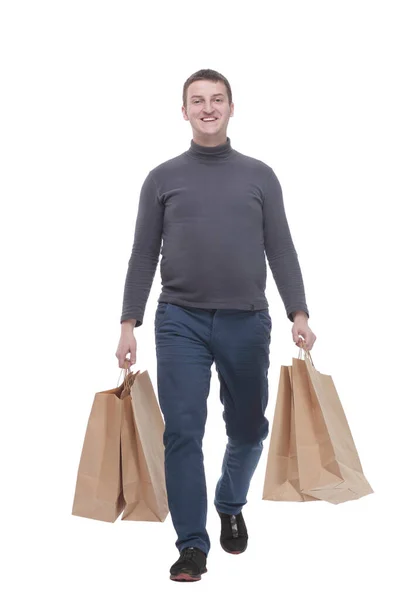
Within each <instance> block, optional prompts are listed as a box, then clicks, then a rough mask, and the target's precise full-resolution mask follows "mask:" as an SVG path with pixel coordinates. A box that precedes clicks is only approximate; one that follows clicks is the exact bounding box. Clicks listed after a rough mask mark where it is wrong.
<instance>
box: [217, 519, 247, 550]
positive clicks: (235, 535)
mask: <svg viewBox="0 0 400 600" xmlns="http://www.w3.org/2000/svg"><path fill="white" fill-rule="evenodd" d="M217 513H218V514H219V516H220V519H221V536H220V543H221V546H222V548H223V549H224V550H225V552H229V554H241V553H242V552H244V551H245V550H246V548H247V540H248V539H249V536H248V534H247V528H246V523H245V522H244V518H243V515H242V511H240V513H239V514H238V515H227V514H225V513H221V512H219V510H217Z"/></svg>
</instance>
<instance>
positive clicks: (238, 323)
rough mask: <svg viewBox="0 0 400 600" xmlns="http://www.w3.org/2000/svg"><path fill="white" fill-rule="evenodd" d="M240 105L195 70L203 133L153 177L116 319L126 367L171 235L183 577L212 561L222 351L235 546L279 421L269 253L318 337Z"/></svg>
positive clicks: (226, 482)
mask: <svg viewBox="0 0 400 600" xmlns="http://www.w3.org/2000/svg"><path fill="white" fill-rule="evenodd" d="M233 112H234V105H233V102H232V92H231V88H230V85H229V82H228V81H227V79H226V78H225V77H223V75H221V74H220V73H217V72H216V71H212V70H208V69H207V70H202V71H198V72H197V73H195V74H194V75H192V76H191V77H189V79H188V80H187V81H186V82H185V85H184V88H183V106H182V114H183V117H184V119H185V120H186V121H189V122H190V125H191V127H192V131H193V139H192V140H191V144H190V148H189V149H188V150H187V151H185V152H183V153H182V154H181V155H179V156H177V157H174V158H172V159H170V160H168V161H166V162H164V163H162V164H160V165H158V166H157V167H155V168H154V169H152V170H151V171H150V172H149V174H148V176H147V177H146V179H145V181H144V183H143V186H142V190H141V194H140V200H139V208H138V215H137V221H136V229H135V238H134V244H133V248H132V253H131V257H130V260H129V266H128V272H127V275H126V281H125V289H124V299H123V308H122V315H121V319H120V321H121V339H120V342H119V346H118V349H117V352H116V356H117V358H118V360H119V366H120V367H121V368H122V366H123V363H124V360H125V359H126V358H127V354H128V353H130V358H129V359H128V360H129V362H130V364H131V365H132V364H134V363H135V362H136V340H135V336H134V333H133V328H134V327H139V326H140V325H142V323H143V315H144V311H145V306H146V302H147V299H148V295H149V293H150V289H151V285H152V281H153V278H154V274H155V271H156V268H157V264H158V260H159V254H160V247H161V243H162V242H163V246H162V249H161V254H162V259H161V265H160V270H161V279H162V292H161V295H160V296H159V299H158V307H157V311H156V315H155V339H156V354H157V385H158V397H159V402H160V408H161V410H162V412H163V415H164V421H165V432H164V446H165V476H166V486H167V493H168V504H169V508H170V512H171V518H172V522H173V525H174V527H175V530H176V533H177V535H178V539H177V541H176V544H175V545H176V547H177V548H178V550H179V552H180V556H179V559H178V560H177V561H176V562H175V563H174V564H173V565H172V567H171V569H170V578H171V579H173V580H175V581H198V580H199V579H201V575H202V574H203V573H205V572H206V571H207V568H206V561H207V555H208V552H209V550H210V545H211V544H210V538H209V536H208V533H207V530H206V517H207V490H206V481H205V473H204V463H203V453H202V440H203V436H204V431H205V424H206V417H207V398H208V394H209V386H210V379H211V366H212V364H213V363H214V362H215V365H216V370H217V373H218V377H219V381H220V400H221V402H222V405H223V407H224V410H223V419H224V421H225V426H226V433H227V436H228V443H227V446H226V451H225V456H224V459H223V465H222V473H221V477H220V479H219V481H218V483H217V486H216V490H215V499H214V505H215V508H216V510H217V511H218V514H219V516H220V518H221V535H220V543H221V546H222V548H223V549H224V550H225V551H226V552H229V553H232V554H238V553H241V552H243V551H244V550H245V549H246V547H247V541H248V533H247V529H246V525H245V522H244V518H243V515H242V507H243V506H244V505H245V504H246V503H247V493H248V489H249V486H250V481H251V478H252V476H253V474H254V471H255V469H256V467H257V464H258V462H259V459H260V457H261V453H262V449H263V440H264V439H265V438H266V437H267V435H268V428H269V423H268V420H267V419H266V417H265V416H264V413H265V409H266V406H267V402H268V367H269V346H270V339H271V327H272V321H271V317H270V315H269V311H268V301H267V299H266V297H265V287H266V264H265V255H266V256H267V259H268V263H269V266H270V268H271V271H272V273H273V276H274V279H275V282H276V284H277V287H278V290H279V293H280V295H281V298H282V300H283V303H284V305H285V309H286V313H287V316H288V318H289V320H290V321H291V322H293V328H292V336H293V340H294V342H295V343H296V344H297V345H299V346H300V345H301V344H303V347H304V348H305V349H307V350H311V349H312V347H313V344H314V342H315V340H316V336H315V335H314V333H313V332H312V331H311V329H310V328H309V326H308V318H309V312H308V308H307V304H306V299H305V293H304V286H303V280H302V274H301V270H300V266H299V262H298V258H297V253H296V250H295V248H294V245H293V242H292V238H291V234H290V230H289V226H288V223H287V219H286V215H285V209H284V205H283V199H282V190H281V186H280V184H279V181H278V179H277V177H276V175H275V173H274V171H273V170H272V168H271V167H269V166H268V165H266V164H265V163H264V162H262V161H260V160H257V159H255V158H251V157H249V156H246V155H244V154H241V153H240V152H238V151H236V150H234V149H233V148H232V146H231V141H230V138H229V137H227V135H226V132H227V127H228V123H229V119H230V117H232V116H233ZM264 252H265V255H264ZM300 336H302V337H303V338H304V340H302V339H301V338H300ZM303 342H304V343H303Z"/></svg>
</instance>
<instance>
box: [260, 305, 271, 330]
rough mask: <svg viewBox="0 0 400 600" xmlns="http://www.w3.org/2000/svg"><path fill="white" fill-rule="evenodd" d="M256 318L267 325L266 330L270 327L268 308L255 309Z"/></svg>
mask: <svg viewBox="0 0 400 600" xmlns="http://www.w3.org/2000/svg"><path fill="white" fill-rule="evenodd" d="M257 315H258V319H259V320H260V321H261V322H262V323H264V325H266V326H267V327H268V330H269V331H271V329H272V319H271V317H270V314H269V310H268V308H263V309H262V310H258V311H257Z"/></svg>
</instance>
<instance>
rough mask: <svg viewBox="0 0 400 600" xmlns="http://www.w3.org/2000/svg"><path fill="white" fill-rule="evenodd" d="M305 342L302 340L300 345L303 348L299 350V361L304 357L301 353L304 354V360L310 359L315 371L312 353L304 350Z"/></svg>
mask: <svg viewBox="0 0 400 600" xmlns="http://www.w3.org/2000/svg"><path fill="white" fill-rule="evenodd" d="M304 341H305V340H302V339H301V338H300V344H301V347H300V349H299V359H301V358H302V355H301V353H302V352H304V358H308V359H309V360H310V361H311V364H312V366H313V367H314V369H315V365H314V363H313V359H312V358H311V353H310V351H309V350H306V349H305V348H303V344H304Z"/></svg>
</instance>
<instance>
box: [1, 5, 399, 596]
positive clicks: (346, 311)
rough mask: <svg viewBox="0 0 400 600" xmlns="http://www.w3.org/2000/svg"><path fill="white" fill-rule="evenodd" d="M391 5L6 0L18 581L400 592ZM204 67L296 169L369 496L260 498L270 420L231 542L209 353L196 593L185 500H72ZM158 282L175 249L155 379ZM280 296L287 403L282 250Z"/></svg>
mask: <svg viewBox="0 0 400 600" xmlns="http://www.w3.org/2000/svg"><path fill="white" fill-rule="evenodd" d="M396 5H397V3H396V2H385V1H380V2H366V1H363V2H361V1H360V2H355V1H351V0H347V1H346V2H338V1H336V2H327V1H319V2H307V1H303V2H295V1H293V2H284V1H282V0H280V1H279V2H265V1H264V2H254V1H247V2H245V3H238V4H237V5H235V4H233V3H231V2H224V1H219V2H213V3H209V2H207V3H204V2H194V3H190V2H176V1H175V2H171V1H170V2H165V3H161V2H157V3H155V2H150V3H148V4H147V5H146V6H145V4H144V3H139V5H138V6H137V5H136V3H134V2H127V1H125V2H119V1H117V0H113V1H112V2H111V1H108V2H104V1H99V0H97V1H96V2H94V1H86V0H79V1H73V0H69V1H68V2H67V1H57V0H53V1H47V2H44V1H39V0H37V1H36V2H21V1H18V0H13V1H3V2H2V4H1V9H0V54H1V63H0V64H1V67H0V68H1V72H0V81H1V87H2V91H1V94H0V102H1V110H0V119H1V134H0V144H1V173H2V174H1V181H0V184H1V219H0V226H1V236H0V239H1V249H0V250H1V261H2V283H3V285H2V293H1V303H2V310H1V340H2V344H1V353H2V356H1V366H2V369H1V378H2V418H1V436H0V439H1V458H2V471H1V473H2V492H1V503H2V510H1V514H2V517H3V518H2V527H1V529H2V532H1V538H2V546H3V552H4V551H5V559H6V560H5V562H4V560H3V565H2V566H3V569H2V571H3V574H2V577H1V584H0V585H1V587H2V588H4V591H3V593H2V596H3V597H4V598H7V599H14V598H18V599H19V598H23V597H28V596H29V597H32V596H35V597H36V596H37V597H41V598H44V599H47V598H49V599H50V598H51V599H54V598H57V599H60V600H61V599H64V598H66V599H67V598H68V599H70V598H76V599H78V600H81V599H82V600H83V599H85V600H86V599H88V598H96V599H103V598H104V599H105V598H107V599H108V598H114V597H124V598H128V597H135V596H136V597H137V595H138V593H142V594H143V595H144V597H149V596H152V597H153V596H154V597H156V596H158V597H162V598H170V597H171V598H172V597H179V596H180V595H185V594H187V593H189V594H191V595H193V596H194V597H198V596H199V595H200V594H203V593H207V594H211V597H213V596H212V594H214V593H215V594H219V595H220V596H221V597H222V596H223V597H232V594H234V595H235V597H243V594H245V593H248V590H249V588H254V595H255V597H260V598H261V597H268V598H274V599H275V598H276V599H279V600H286V599H288V600H289V599H292V598H297V599H299V600H300V599H301V600H302V599H307V600H314V599H315V600H316V599H318V600H319V599H320V598H324V600H330V599H333V598H334V599H335V600H337V599H338V598H345V599H346V600H347V599H349V600H350V599H352V600H353V599H354V598H366V597H368V598H369V597H378V594H379V596H380V597H385V598H386V597H387V598H394V597H395V596H396V594H397V593H398V591H399V584H398V582H397V561H395V547H394V546H393V544H394V543H396V545H397V539H398V535H399V533H400V532H399V517H398V514H399V511H398V498H399V494H400V489H399V468H398V467H399V451H398V448H399V445H398V444H399V441H398V438H397V435H398V416H399V410H398V403H399V386H398V374H399V363H398V354H396V352H397V351H398V342H399V330H398V315H399V284H398V272H399V267H398V261H399V258H400V252H399V234H398V230H399V221H398V216H397V215H398V203H399V183H398V164H399V151H398V150H399V133H400V127H399V116H398V115H399V111H398V107H399V106H400V98H399V89H398V74H399V63H398V59H397V58H396V56H397V57H398V56H399V50H400V48H399V42H398V29H399V20H398V18H396V17H395V8H396ZM203 68H211V69H215V70H217V71H219V72H221V73H222V74H223V75H225V76H226V77H227V78H228V80H229V82H230V84H231V87H232V92H233V101H234V104H235V116H234V118H232V119H231V120H230V123H229V127H228V136H229V137H230V138H231V144H232V147H233V148H235V149H236V150H238V151H240V152H242V153H244V154H247V155H249V156H253V157H255V158H258V159H260V160H263V161H264V162H266V163H267V164H269V165H270V166H271V167H272V168H273V169H274V171H275V172H276V174H277V176H278V178H279V180H280V182H281V185H282V189H283V194H284V202H285V208H286V213H287V217H288V221H289V225H290V228H291V232H292V236H293V240H294V243H295V246H296V250H297V252H298V256H299V261H300V265H301V268H302V273H303V279H304V284H305V289H306V298H307V302H308V306H309V310H310V320H309V325H310V327H311V328H312V330H313V331H314V332H315V334H316V335H317V341H316V344H315V346H314V349H313V351H312V357H313V360H314V364H315V366H316V368H317V369H318V370H320V371H322V372H323V373H328V374H330V375H331V376H332V377H333V380H334V382H335V385H336V387H337V389H338V392H339V396H340V398H341V400H342V403H343V406H344V409H345V412H346V415H347V418H348V421H349V423H350V427H351V430H352V433H353V436H354V439H355V442H356V446H357V449H358V451H359V455H360V458H361V462H362V465H363V468H364V471H365V473H366V476H367V478H368V480H369V482H370V484H371V486H372V487H373V489H374V490H375V494H372V495H370V496H367V497H365V498H362V499H360V500H357V501H354V502H348V503H345V504H342V505H339V506H333V505H330V504H327V503H323V502H311V503H279V502H267V501H263V500H261V496H262V486H263V480H264V474H265V467H266V461H267V452H268V445H269V438H268V439H267V440H266V442H265V445H264V452H263V455H262V457H261V460H260V463H259V466H258V468H257V471H256V473H255V475H254V478H253V480H252V483H251V488H250V492H249V495H248V504H247V506H246V507H245V508H244V511H243V514H244V516H245V519H246V523H247V527H248V530H249V546H248V550H247V551H246V552H245V553H244V554H242V555H238V556H233V555H228V554H226V553H225V552H224V551H223V550H222V549H221V548H220V546H219V517H218V515H217V514H216V512H215V510H214V508H213V504H212V501H213V495H214V488H215V483H216V481H217V479H218V477H219V474H220V467H221V463H222V457H223V451H224V447H225V442H226V438H225V430H224V425H223V420H222V405H221V403H220V400H219V386H218V378H217V374H216V371H215V369H214V366H213V371H212V382H211V389H210V395H209V398H208V411H209V412H208V421H207V428H206V434H205V437H204V445H203V449H204V454H205V468H206V475H207V484H208V495H209V516H208V531H209V535H210V537H211V544H212V546H211V550H210V554H209V557H208V573H207V574H206V575H204V576H203V578H202V581H201V582H199V583H197V584H193V585H192V587H191V588H189V591H188V590H187V588H186V587H185V586H183V588H182V586H179V584H176V583H175V582H171V581H170V580H169V568H170V566H171V564H172V563H173V562H175V560H177V558H178V556H179V554H178V551H177V549H176V547H175V540H176V534H175V531H174V529H173V526H172V522H171V518H170V516H168V518H167V520H166V521H165V522H164V523H135V522H121V521H117V522H116V523H114V524H108V523H101V522H98V521H94V520H89V519H83V518H80V517H73V516H71V508H72V501H73V494H74V487H75V479H76V473H77V468H78V463H79V458H80V452H81V448H82V442H83V437H84V434H85V429H86V424H87V418H88V415H89V411H90V408H91V405H92V401H93V398H94V394H95V392H96V391H100V390H104V389H109V388H111V387H113V386H115V385H116V384H117V381H118V379H119V377H120V374H121V371H120V370H119V368H118V364H117V359H116V357H115V351H116V348H117V345H118V340H119V335H120V321H119V319H120V314H121V309H122V295H123V286H124V281H125V275H126V270H127V266H128V259H129V256H130V252H131V248H132V243H133V232H134V227H135V221H136V215H137V208H138V199H139V191H140V187H141V185H142V183H143V180H144V178H145V177H146V175H147V173H148V171H149V170H150V169H152V168H153V167H155V166H156V165H158V164H159V163H161V162H163V161H165V160H167V159H169V158H172V157H173V156H176V155H178V154H180V153H181V152H183V151H184V150H186V149H188V148H189V145H190V140H191V138H192V131H191V128H190V124H189V123H188V122H186V121H184V119H183V117H182V114H181V106H182V89H183V84H184V82H185V80H186V79H187V78H188V77H189V76H190V75H191V74H192V73H194V72H195V71H197V70H198V69H203ZM160 292H161V282H160V275H159V267H158V269H157V272H156V276H155V278H154V283H153V287H152V290H151V293H150V296H149V299H148V303H147V305H146V311H145V316H144V322H143V325H142V326H141V327H140V328H139V329H138V330H136V331H135V333H136V338H137V344H138V355H137V364H136V365H135V366H134V368H135V370H136V369H141V370H144V369H147V370H148V371H149V374H150V377H151V380H152V382H153V385H154V387H155V388H156V356H155V341H154V313H155V310H156V306H157V299H158V297H159V294H160ZM266 294H267V298H268V301H269V303H270V313H271V316H272V320H273V330H272V340H271V366H270V372H269V382H270V402H269V405H268V408H267V412H266V415H267V417H268V418H269V419H270V420H272V418H273V410H274V406H275V400H276V393H277V384H278V376H279V370H280V366H281V365H282V364H291V360H292V357H293V356H294V357H297V356H298V349H297V348H296V346H295V345H294V342H293V340H292V334H291V327H292V324H291V322H290V321H289V320H288V319H287V317H286V313H285V309H284V305H283V303H282V301H281V299H280V296H279V294H278V291H277V288H276V285H275V283H274V280H273V277H272V273H271V271H270V269H269V267H268V272H267V288H266ZM396 344H397V345H396ZM3 558H4V554H3ZM161 594H162V596H161ZM185 597H186V596H185Z"/></svg>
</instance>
